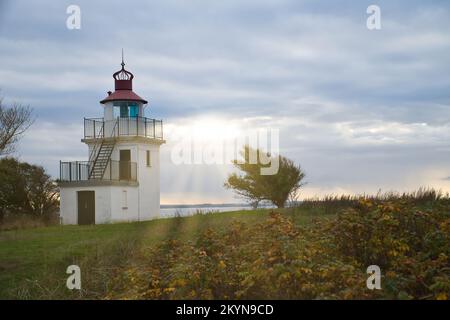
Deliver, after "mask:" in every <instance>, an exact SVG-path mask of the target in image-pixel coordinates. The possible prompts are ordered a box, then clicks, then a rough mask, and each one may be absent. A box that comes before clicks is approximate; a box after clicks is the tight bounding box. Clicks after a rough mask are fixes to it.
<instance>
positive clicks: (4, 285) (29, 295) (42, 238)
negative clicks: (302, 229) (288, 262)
mask: <svg viewBox="0 0 450 320" xmlns="http://www.w3.org/2000/svg"><path fill="white" fill-rule="evenodd" d="M270 211H271V210H268V209H261V210H253V211H250V210H248V211H247V210H246V211H236V212H224V213H209V214H203V215H200V214H199V215H194V216H191V217H183V218H168V219H158V220H153V221H147V222H136V223H117V224H109V225H96V226H53V227H43V228H34V229H22V230H12V231H3V232H0V298H1V299H10V298H13V299H14V298H19V299H59V298H60V299H64V298H102V297H103V296H104V294H105V291H106V289H107V288H106V287H107V286H108V285H109V283H110V281H112V274H111V273H112V271H113V269H114V268H117V267H120V266H126V265H127V263H128V262H129V261H130V259H132V258H133V254H134V253H135V252H137V251H139V249H140V248H142V247H149V246H154V245H158V244H160V243H162V242H164V241H165V240H167V239H178V240H181V241H188V240H192V239H194V238H195V237H197V236H198V235H199V234H201V233H202V232H204V231H205V230H206V229H208V228H212V229H215V230H221V229H226V228H227V226H229V225H230V224H231V223H233V222H236V221H240V222H245V223H248V224H254V223H257V222H260V221H262V220H264V219H265V218H267V216H268V215H269V212H270ZM287 214H290V213H287ZM290 215H291V216H292V218H293V220H294V221H295V223H296V224H297V225H306V224H308V223H309V222H310V221H311V220H312V219H313V218H314V217H318V216H323V215H320V214H319V215H318V214H317V213H314V212H313V211H311V210H308V211H305V212H301V210H300V211H297V212H296V213H295V214H290ZM328 216H329V215H328ZM71 264H76V265H79V266H80V267H81V269H82V283H83V290H82V292H81V293H80V292H76V293H73V292H71V291H69V290H68V289H67V288H66V286H65V281H66V279H67V276H68V275H67V274H66V273H65V271H66V268H67V266H69V265H71Z"/></svg>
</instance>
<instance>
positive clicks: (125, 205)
mask: <svg viewBox="0 0 450 320" xmlns="http://www.w3.org/2000/svg"><path fill="white" fill-rule="evenodd" d="M122 209H128V195H127V191H126V190H123V191H122Z"/></svg>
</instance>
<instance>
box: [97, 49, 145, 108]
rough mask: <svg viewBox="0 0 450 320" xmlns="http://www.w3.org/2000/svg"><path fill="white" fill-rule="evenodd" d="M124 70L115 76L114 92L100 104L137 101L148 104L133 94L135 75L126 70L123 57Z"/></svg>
mask: <svg viewBox="0 0 450 320" xmlns="http://www.w3.org/2000/svg"><path fill="white" fill-rule="evenodd" d="M121 65H122V69H121V70H119V71H117V72H116V73H114V74H113V78H114V86H115V91H114V92H112V93H111V92H108V96H107V97H106V98H105V99H103V100H102V101H100V103H103V104H104V103H106V102H111V101H119V100H120V101H137V102H142V103H144V104H147V101H146V100H144V99H142V98H141V97H139V96H138V95H137V94H136V93H134V92H133V78H134V75H133V74H132V73H131V72H129V71H127V70H125V63H124V62H123V55H122V63H121Z"/></svg>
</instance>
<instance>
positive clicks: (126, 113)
mask: <svg viewBox="0 0 450 320" xmlns="http://www.w3.org/2000/svg"><path fill="white" fill-rule="evenodd" d="M118 116H120V117H121V118H128V117H138V116H139V106H138V104H137V103H136V102H128V101H116V102H114V117H118Z"/></svg>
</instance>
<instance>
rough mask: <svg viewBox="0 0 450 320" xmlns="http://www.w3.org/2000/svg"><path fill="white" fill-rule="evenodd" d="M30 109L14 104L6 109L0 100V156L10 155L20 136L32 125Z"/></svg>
mask: <svg viewBox="0 0 450 320" xmlns="http://www.w3.org/2000/svg"><path fill="white" fill-rule="evenodd" d="M33 121H34V119H33V118H32V109H31V108H30V107H28V106H22V105H21V104H17V103H14V104H13V105H12V106H10V107H6V106H4V105H3V103H2V99H0V155H5V154H8V153H11V152H13V151H14V150H15V145H16V143H17V141H18V140H19V139H20V137H21V136H22V134H23V133H24V132H25V131H26V130H27V129H28V128H29V127H30V126H31V125H32V124H33Z"/></svg>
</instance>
